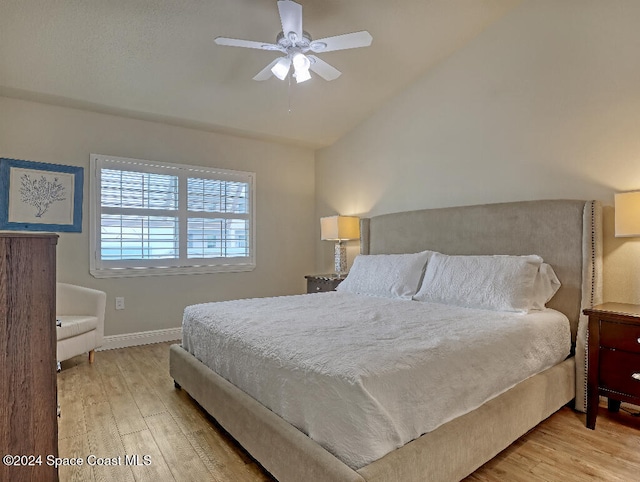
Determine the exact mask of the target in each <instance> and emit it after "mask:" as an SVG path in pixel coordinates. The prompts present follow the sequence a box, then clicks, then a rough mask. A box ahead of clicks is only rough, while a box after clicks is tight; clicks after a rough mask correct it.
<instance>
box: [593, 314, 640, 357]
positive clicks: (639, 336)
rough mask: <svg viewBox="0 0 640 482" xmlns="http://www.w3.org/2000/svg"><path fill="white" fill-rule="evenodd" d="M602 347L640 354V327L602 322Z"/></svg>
mask: <svg viewBox="0 0 640 482" xmlns="http://www.w3.org/2000/svg"><path fill="white" fill-rule="evenodd" d="M600 346H602V347H606V348H615V349H617V350H625V351H630V352H634V353H640V325H629V324H626V323H614V322H611V321H600Z"/></svg>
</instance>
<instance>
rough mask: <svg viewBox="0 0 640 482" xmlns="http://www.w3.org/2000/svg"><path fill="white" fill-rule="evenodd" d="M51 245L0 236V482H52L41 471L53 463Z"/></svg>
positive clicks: (38, 237) (43, 237)
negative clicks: (51, 461) (48, 462)
mask: <svg viewBox="0 0 640 482" xmlns="http://www.w3.org/2000/svg"><path fill="white" fill-rule="evenodd" d="M57 242H58V236H57V235H53V234H22V233H20V234H17V233H0V456H2V457H3V460H2V462H0V480H2V481H4V480H7V481H9V480H10V481H12V482H20V481H34V482H36V481H37V482H44V481H57V480H58V471H57V469H55V468H54V467H52V466H51V465H49V464H47V456H53V457H57V456H58V425H57V423H58V420H57V416H56V410H57V396H56V327H55V317H56V315H55V311H56V310H55V304H56V244H57ZM16 456H21V457H18V458H16ZM25 465H26V466H25Z"/></svg>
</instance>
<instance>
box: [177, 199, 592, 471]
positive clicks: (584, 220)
mask: <svg viewBox="0 0 640 482" xmlns="http://www.w3.org/2000/svg"><path fill="white" fill-rule="evenodd" d="M600 217H601V214H600V207H599V205H598V203H597V202H592V201H588V202H585V201H564V200H550V201H529V202H516V203H502V204H493V205H481V206H466V207H456V208H444V209H430V210H421V211H412V212H406V213H396V214H387V215H382V216H376V217H373V218H370V219H364V220H362V223H361V224H362V226H361V227H362V235H361V252H362V253H363V254H374V255H375V254H401V253H418V252H421V251H424V250H433V251H437V252H440V253H445V254H447V255H530V254H532V253H535V254H537V255H539V256H541V257H542V258H543V259H544V261H545V262H546V263H549V264H550V265H551V266H553V269H554V270H555V272H556V274H557V276H558V278H559V279H560V280H561V281H562V287H561V288H560V289H559V290H558V292H557V293H556V295H555V296H554V297H553V299H552V300H551V301H550V302H549V304H548V306H549V307H550V308H552V309H554V310H557V311H558V312H560V313H562V314H564V316H566V319H568V321H569V325H570V330H567V331H568V332H570V335H567V336H570V338H571V340H573V346H574V347H575V349H574V351H575V356H570V357H567V358H565V357H564V356H562V357H560V358H559V359H558V360H557V361H559V363H557V362H554V364H553V366H550V367H549V368H546V369H544V370H543V371H541V372H539V373H537V374H536V375H534V376H528V377H526V379H525V380H524V381H522V382H519V383H516V384H514V385H513V386H512V387H510V388H509V389H508V390H506V391H504V392H502V393H500V394H498V395H497V396H491V397H490V399H489V400H488V401H483V402H482V403H481V404H480V405H479V406H477V407H475V408H473V409H472V410H471V411H468V412H466V413H464V414H462V415H456V414H454V415H453V416H452V417H450V419H449V420H448V421H446V423H441V424H436V426H435V428H434V429H432V430H429V431H428V432H427V433H425V434H424V435H421V436H418V437H417V438H415V439H413V440H411V441H410V442H408V443H403V444H402V445H401V446H400V447H398V448H395V449H393V450H391V451H389V452H388V453H386V454H385V455H383V456H378V455H376V454H375V452H374V453H373V455H369V458H365V459H363V460H364V462H362V461H356V462H354V461H353V460H352V459H350V458H348V457H347V458H345V457H338V456H335V455H333V454H332V453H331V452H332V451H333V450H331V447H329V449H326V448H323V446H322V445H324V446H325V447H326V446H327V444H326V443H322V445H321V443H317V442H316V441H314V440H312V439H311V438H310V437H309V436H307V435H305V433H304V432H303V431H301V430H298V429H297V428H295V427H294V426H293V425H291V424H290V423H288V422H285V421H284V420H283V418H281V417H280V416H278V415H276V413H274V412H273V411H271V410H269V409H268V408H266V407H265V406H264V405H263V404H261V403H259V402H258V401H256V399H255V398H254V397H252V396H250V395H248V394H247V393H245V391H243V390H240V389H239V388H237V387H236V386H235V385H233V384H232V383H230V382H229V381H227V379H226V378H224V377H222V376H220V375H219V374H217V373H216V372H214V371H213V370H211V369H210V368H208V367H207V366H206V365H205V364H204V363H203V362H202V359H203V358H206V354H205V351H203V349H202V348H201V347H200V348H198V347H196V346H195V345H196V344H197V343H195V342H193V341H188V340H187V341H183V345H184V347H183V346H178V345H174V346H172V347H171V352H170V373H171V376H172V377H173V378H174V380H175V381H176V384H177V385H178V386H181V387H182V388H184V389H185V390H186V391H187V392H188V393H189V394H190V395H191V396H192V397H193V398H194V399H195V400H196V401H197V402H198V403H199V404H200V405H201V406H202V407H204V408H205V409H206V410H207V411H208V412H209V413H210V414H211V415H212V416H213V417H214V418H215V419H216V420H217V421H218V422H219V423H220V424H221V425H222V426H223V427H224V428H225V429H226V430H227V431H228V432H229V433H230V434H231V435H232V436H233V437H234V438H235V439H236V440H238V442H239V443H240V444H241V445H242V446H243V447H245V448H246V449H247V451H248V452H249V453H250V454H251V455H252V456H253V457H254V458H256V460H258V461H259V462H260V463H261V464H262V465H263V466H264V467H265V469H267V470H268V471H269V472H270V473H271V474H273V475H274V477H276V478H277V479H278V480H280V481H282V482H287V481H300V480H314V481H351V480H352V481H363V480H367V481H397V480H403V481H404V480H406V481H423V480H437V481H441V480H459V479H461V478H463V477H465V476H466V475H468V474H469V473H471V472H472V471H473V470H475V469H476V468H478V467H479V466H480V465H482V464H483V463H484V462H486V461H487V460H489V459H491V458H492V457H494V456H495V455H496V454H497V453H498V452H500V451H501V450H503V449H504V448H506V447H507V446H508V445H509V444H511V443H512V442H513V441H514V440H516V439H517V438H518V437H520V436H521V435H522V434H524V433H526V431H528V430H530V429H531V428H532V427H534V426H535V425H536V424H538V423H539V422H540V421H542V420H544V419H545V418H546V417H548V416H549V415H551V414H552V413H553V412H555V411H556V410H558V409H559V408H561V407H562V406H563V405H565V404H567V403H568V402H570V401H572V400H573V399H575V404H576V408H577V409H579V410H584V403H585V402H584V400H585V397H584V394H585V383H584V380H585V378H584V373H585V370H584V368H585V327H586V325H585V323H584V320H581V315H580V313H581V309H582V308H584V307H587V306H591V305H592V304H594V303H598V302H599V301H600V299H599V298H600V293H601V288H600V286H601V275H600V271H601V269H600V266H601V254H600V245H601V243H600V238H601V226H600ZM325 295H326V296H325ZM323 296H325V298H323V299H322V300H321V297H323ZM345 296H347V294H341V293H326V294H313V295H301V296H299V297H297V298H301V297H311V298H307V299H308V300H313V301H314V302H315V303H320V304H325V305H336V306H338V305H339V304H340V303H343V304H344V303H347V304H346V305H344V306H348V299H346V301H345ZM332 297H333V298H332ZM340 297H341V298H340ZM347 298H348V296H347ZM280 301H281V300H280ZM250 302H252V303H258V304H259V303H262V302H263V301H250ZM404 303H405V305H406V303H414V304H415V303H416V302H413V301H409V302H404ZM229 306H230V307H232V306H235V305H234V304H231V305H229ZM199 309H200V308H198V309H195V311H198V310H199ZM254 311H255V312H260V308H259V307H258V306H256V310H254ZM262 312H264V310H263V311H262ZM186 314H187V312H185V316H186ZM307 317H310V315H308V314H307ZM196 333H197V330H196ZM200 338H201V337H200ZM194 339H198V336H196V337H195V338H194ZM192 345H193V346H192ZM198 350H200V351H199V352H198ZM308 351H311V350H310V349H309V350H308ZM191 352H196V354H197V355H198V356H194V355H193V354H192V353H191ZM555 356H556V357H559V355H557V354H556V355H555ZM560 360H561V361H560ZM226 369H227V371H226V372H225V371H224V369H220V370H219V371H221V372H223V373H224V374H225V375H226V376H227V378H230V379H232V380H233V379H234V376H229V371H228V370H229V369H230V370H231V371H232V372H233V367H231V368H229V367H226ZM238 371H239V370H236V373H235V376H236V377H237V376H241V375H242V374H241V373H240V374H238V373H237V372H238ZM449 378H451V377H450V376H449ZM439 389H441V388H439ZM254 395H255V396H256V397H257V398H260V394H255V393H254ZM338 398H340V397H338ZM264 403H265V404H266V405H270V402H268V401H267V402H264ZM293 423H295V424H296V425H299V423H298V422H296V421H295V418H294V422H293Z"/></svg>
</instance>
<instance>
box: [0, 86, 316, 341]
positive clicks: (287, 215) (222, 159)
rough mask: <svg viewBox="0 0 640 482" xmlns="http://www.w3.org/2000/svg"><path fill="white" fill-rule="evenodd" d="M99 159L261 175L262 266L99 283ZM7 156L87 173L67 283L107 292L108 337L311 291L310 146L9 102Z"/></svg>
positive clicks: (3, 104) (1, 146)
mask: <svg viewBox="0 0 640 482" xmlns="http://www.w3.org/2000/svg"><path fill="white" fill-rule="evenodd" d="M90 153H96V154H106V155H112V156H121V157H131V158H138V159H149V160H155V161H164V162H172V163H184V164H192V165H202V166H213V167H219V168H226V169H238V170H246V171H254V172H256V186H257V187H256V196H257V197H256V240H257V247H256V255H257V267H256V269H255V270H254V271H252V272H246V273H220V274H210V275H190V276H184V275H177V276H154V277H144V278H120V279H100V280H99V279H95V278H93V277H92V276H91V275H90V274H89V232H88V229H89V204H88V201H89V187H88V186H89V154H90ZM0 157H8V158H14V159H25V160H31V161H40V162H49V163H57V164H68V165H75V166H83V167H84V168H85V189H84V206H83V211H84V219H83V229H82V233H66V234H61V236H60V239H59V242H58V250H57V253H58V280H59V281H64V282H68V283H74V284H80V285H84V286H89V287H93V288H97V289H101V290H104V291H106V292H107V296H108V302H107V314H106V322H105V334H106V335H116V334H126V333H136V332H142V331H149V330H159V329H166V328H176V327H179V326H180V324H181V321H182V311H183V309H184V307H185V306H186V305H189V304H193V303H199V302H206V301H217V300H226V299H234V298H246V297H256V296H272V295H284V294H296V293H303V292H305V288H306V285H305V279H304V275H305V274H309V273H311V272H313V266H314V264H313V257H314V251H313V250H314V242H315V222H314V219H315V204H314V203H315V199H314V153H313V151H312V150H310V149H305V148H299V147H289V146H285V145H281V144H276V143H270V142H265V141H257V140H250V139H245V138H240V137H234V136H229V135H224V134H216V133H212V132H204V131H198V130H192V129H185V128H181V127H174V126H169V125H164V124H158V123H153V122H146V121H141V120H134V119H127V118H123V117H117V116H111V115H105V114H97V113H92V112H86V111H80V110H75V109H69V108H63V107H54V106H50V105H45V104H40V103H34V102H26V101H21V100H15V99H9V98H4V97H0ZM116 296H124V297H125V307H126V309H125V310H124V311H116V310H115V307H114V298H115V297H116Z"/></svg>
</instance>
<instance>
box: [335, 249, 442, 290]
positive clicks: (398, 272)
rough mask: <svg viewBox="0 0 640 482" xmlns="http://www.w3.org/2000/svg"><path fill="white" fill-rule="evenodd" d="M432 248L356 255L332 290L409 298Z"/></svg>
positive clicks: (420, 276)
mask: <svg viewBox="0 0 640 482" xmlns="http://www.w3.org/2000/svg"><path fill="white" fill-rule="evenodd" d="M432 254H433V251H422V252H421V253H413V254H369V255H362V254H361V255H359V256H356V259H355V260H354V261H353V266H352V267H351V271H349V274H348V275H347V277H346V278H345V280H344V281H343V282H342V283H340V284H339V285H338V287H337V288H336V291H342V292H345V293H357V294H361V295H368V296H382V297H386V298H402V299H407V300H409V299H411V297H412V296H413V295H414V294H416V291H417V290H418V286H419V285H420V280H421V279H422V275H423V274H424V267H425V265H426V264H427V261H428V260H429V258H430V257H431V255H432Z"/></svg>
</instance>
